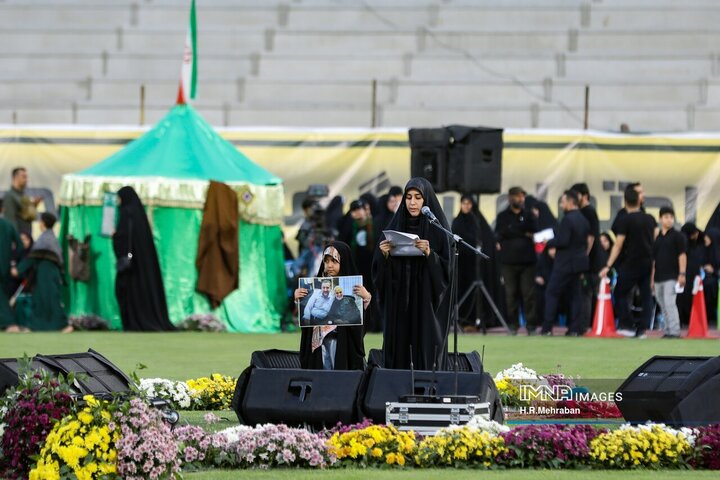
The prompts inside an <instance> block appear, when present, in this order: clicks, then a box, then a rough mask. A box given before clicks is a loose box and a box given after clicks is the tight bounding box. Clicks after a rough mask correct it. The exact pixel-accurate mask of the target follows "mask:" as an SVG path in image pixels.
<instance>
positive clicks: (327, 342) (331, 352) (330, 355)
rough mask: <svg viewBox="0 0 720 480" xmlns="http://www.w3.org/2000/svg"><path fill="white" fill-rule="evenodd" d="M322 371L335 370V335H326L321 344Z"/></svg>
mask: <svg viewBox="0 0 720 480" xmlns="http://www.w3.org/2000/svg"><path fill="white" fill-rule="evenodd" d="M321 348H322V361H323V370H335V351H336V350H337V339H336V338H335V335H332V336H330V335H328V336H327V337H325V339H324V340H323V343H322V346H321Z"/></svg>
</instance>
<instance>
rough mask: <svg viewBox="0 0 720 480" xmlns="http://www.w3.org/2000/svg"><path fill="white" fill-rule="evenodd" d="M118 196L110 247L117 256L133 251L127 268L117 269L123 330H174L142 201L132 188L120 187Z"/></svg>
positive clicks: (116, 285)
mask: <svg viewBox="0 0 720 480" xmlns="http://www.w3.org/2000/svg"><path fill="white" fill-rule="evenodd" d="M118 197H119V198H120V208H119V209H118V213H119V215H118V222H117V227H116V230H115V234H114V235H113V249H114V250H115V256H116V258H122V257H126V256H127V254H128V253H131V254H132V260H131V262H130V266H129V268H126V269H124V270H123V271H118V273H117V276H116V277H115V297H116V298H117V302H118V307H120V318H121V319H122V325H123V330H129V331H165V330H175V327H174V326H173V324H172V323H170V319H169V316H168V309H167V301H166V299H165V288H164V287H163V280H162V274H161V273H160V262H159V261H158V256H157V250H156V249H155V242H154V241H153V235H152V230H150V223H149V222H148V219H147V216H146V215H145V209H144V208H143V204H142V202H141V201H140V198H139V197H138V195H137V193H135V190H133V189H132V187H123V188H121V189H120V190H119V191H118Z"/></svg>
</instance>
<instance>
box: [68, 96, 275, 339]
mask: <svg viewBox="0 0 720 480" xmlns="http://www.w3.org/2000/svg"><path fill="white" fill-rule="evenodd" d="M209 180H216V181H219V182H223V183H226V184H227V185H229V186H230V187H231V188H233V189H234V190H235V191H236V192H237V194H238V204H239V210H240V217H241V218H240V235H239V244H240V288H239V289H238V290H236V291H234V292H233V293H231V294H230V295H229V296H228V297H227V298H226V299H225V301H224V302H223V304H222V305H220V307H218V308H217V309H216V310H214V311H213V310H211V308H210V305H209V302H208V301H207V299H206V298H205V297H204V296H203V295H200V294H198V293H196V292H195V283H196V280H197V271H196V269H195V255H196V251H197V242H198V237H199V233H200V224H201V222H202V216H203V210H202V209H203V205H204V202H205V196H206V192H207V188H208V181H209ZM125 185H130V186H132V187H133V188H134V189H135V190H136V191H137V193H138V195H139V196H140V198H141V199H142V201H143V203H144V204H145V207H146V210H147V214H148V218H149V220H150V224H151V225H152V227H153V234H154V237H155V246H156V247H157V251H158V256H159V259H160V269H161V270H162V274H163V280H164V283H165V293H166V296H167V301H168V310H169V313H170V319H171V320H172V321H173V323H176V324H177V323H179V322H181V321H182V320H183V319H185V318H186V317H188V316H189V315H191V314H195V313H205V312H211V311H212V312H213V313H215V314H216V315H217V316H218V317H219V318H220V319H222V320H223V321H224V322H225V323H226V325H227V327H228V330H229V331H234V332H274V331H277V330H279V326H280V316H281V313H282V311H283V309H284V306H285V305H286V299H285V295H286V286H285V272H284V266H283V248H282V232H281V229H280V223H281V221H282V208H283V199H284V196H283V187H282V181H281V180H280V179H279V178H278V177H276V176H274V175H272V174H271V173H270V172H268V171H267V170H265V169H263V168H262V167H260V166H258V165H256V164H254V163H253V162H252V161H251V160H250V159H248V158H247V157H246V156H245V155H243V154H242V153H240V152H239V151H238V150H237V149H236V148H235V147H234V146H233V145H232V144H231V143H229V142H228V141H226V140H225V139H223V138H222V137H220V135H218V134H217V133H216V132H215V131H214V130H213V128H212V127H211V126H210V125H209V124H208V123H207V122H205V120H203V118H202V117H201V116H200V115H199V114H198V113H197V112H196V111H195V110H194V109H193V108H192V107H191V106H188V105H176V106H175V107H173V108H172V110H170V112H169V113H168V114H167V116H165V118H163V119H162V120H161V121H160V122H158V124H157V125H155V126H154V127H153V128H152V129H151V130H150V131H148V132H147V133H146V134H145V135H143V136H141V137H140V138H138V139H136V140H134V141H133V142H131V143H130V144H128V145H127V146H126V147H125V148H123V149H122V150H120V151H118V152H117V153H115V154H114V155H112V156H110V157H109V158H107V159H105V160H103V161H101V162H99V163H97V164H95V165H93V166H92V167H90V168H87V169H85V170H82V171H80V172H77V173H74V174H71V175H65V176H63V179H62V186H61V194H60V201H61V205H62V209H61V215H60V216H61V221H62V228H61V238H62V239H63V241H66V238H67V236H68V235H72V236H74V237H75V238H79V239H82V238H84V237H85V235H87V234H90V235H92V239H91V254H92V260H91V264H92V277H91V279H90V281H88V282H81V281H74V280H72V279H68V288H67V295H66V301H67V302H68V305H67V307H68V313H69V314H70V315H90V314H94V315H98V316H100V317H101V318H104V319H106V320H108V321H109V322H110V326H111V328H113V329H121V328H122V324H121V321H120V314H119V311H118V307H117V303H116V301H115V267H114V266H115V254H114V253H113V249H112V239H111V238H109V237H104V236H102V235H101V226H102V217H103V206H102V204H103V198H104V196H105V194H106V193H107V192H116V191H117V190H119V189H120V188H121V187H123V186H125Z"/></svg>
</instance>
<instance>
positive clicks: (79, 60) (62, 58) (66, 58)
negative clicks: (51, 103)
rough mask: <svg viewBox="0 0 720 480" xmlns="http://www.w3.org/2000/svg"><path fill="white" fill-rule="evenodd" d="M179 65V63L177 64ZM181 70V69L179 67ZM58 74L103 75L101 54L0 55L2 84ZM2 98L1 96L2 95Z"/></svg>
mask: <svg viewBox="0 0 720 480" xmlns="http://www.w3.org/2000/svg"><path fill="white" fill-rule="evenodd" d="M176 65H177V63H176ZM177 68H179V67H177ZM58 72H72V73H73V74H74V75H76V76H87V75H93V76H99V75H103V58H102V55H101V54H100V53H72V52H67V51H66V52H62V53H47V52H44V53H18V52H9V51H3V52H1V53H0V84H2V82H3V78H7V77H14V76H17V77H32V76H35V77H50V76H55V74H56V73H58ZM0 96H1V94H0Z"/></svg>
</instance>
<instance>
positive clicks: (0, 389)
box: [0, 358, 58, 396]
mask: <svg viewBox="0 0 720 480" xmlns="http://www.w3.org/2000/svg"><path fill="white" fill-rule="evenodd" d="M32 367H33V369H35V370H45V371H48V372H50V373H51V374H53V375H57V373H58V370H57V369H54V368H52V367H51V366H49V365H46V364H45V363H43V362H40V361H38V360H37V359H35V358H33V359H32ZM19 372H20V362H19V360H18V359H17V358H0V396H1V395H3V394H4V393H5V390H7V389H8V388H10V387H14V386H16V385H17V384H18V374H19Z"/></svg>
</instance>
